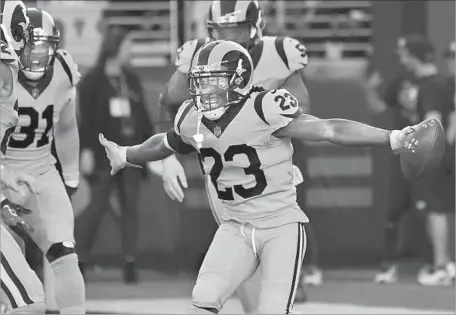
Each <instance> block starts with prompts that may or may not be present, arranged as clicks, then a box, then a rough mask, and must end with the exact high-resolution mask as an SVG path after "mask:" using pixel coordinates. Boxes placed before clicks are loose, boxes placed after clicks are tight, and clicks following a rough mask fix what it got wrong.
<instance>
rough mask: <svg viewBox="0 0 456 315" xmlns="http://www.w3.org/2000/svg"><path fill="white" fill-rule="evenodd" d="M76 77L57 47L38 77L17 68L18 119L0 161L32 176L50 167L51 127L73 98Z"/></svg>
mask: <svg viewBox="0 0 456 315" xmlns="http://www.w3.org/2000/svg"><path fill="white" fill-rule="evenodd" d="M79 80H80V74H79V71H78V67H77V65H76V63H75V62H74V60H73V58H72V56H71V55H70V54H69V53H68V52H66V51H64V50H58V51H57V53H56V58H55V61H54V65H53V66H52V67H50V68H49V69H48V71H47V72H46V74H45V76H44V77H43V78H41V79H40V80H38V81H30V80H28V79H27V78H26V77H25V75H24V74H23V73H22V72H19V78H18V81H19V84H18V88H17V96H18V100H19V109H18V113H19V123H18V125H17V126H16V129H15V130H14V132H13V133H12V135H11V138H10V140H9V142H8V147H7V149H6V153H5V157H4V158H3V160H2V163H3V164H4V165H6V166H9V167H10V168H12V169H20V170H22V171H25V172H27V173H29V174H32V175H36V176H37V175H41V174H43V173H45V172H46V171H47V170H49V169H50V168H51V167H53V165H54V164H55V162H56V161H55V158H54V157H53V155H52V153H51V144H52V140H53V130H54V128H53V127H54V124H55V123H56V122H57V121H58V119H59V115H60V112H61V111H62V109H63V108H64V106H65V105H66V104H67V103H68V102H70V101H73V99H74V97H75V95H74V88H73V87H74V86H75V85H76V84H77V83H78V82H79Z"/></svg>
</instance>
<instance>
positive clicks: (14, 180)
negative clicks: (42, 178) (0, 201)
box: [0, 165, 38, 194]
mask: <svg viewBox="0 0 456 315" xmlns="http://www.w3.org/2000/svg"><path fill="white" fill-rule="evenodd" d="M0 183H1V186H2V187H3V188H6V189H9V190H12V191H14V192H16V193H20V194H23V193H24V191H23V187H21V186H23V185H25V186H26V187H27V188H28V190H29V191H30V192H31V193H33V194H37V193H38V190H37V188H36V184H35V177H33V176H31V175H28V174H26V173H23V172H20V171H16V170H12V169H10V168H8V167H5V166H3V165H2V166H1V171H0Z"/></svg>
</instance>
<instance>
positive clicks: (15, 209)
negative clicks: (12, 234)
mask: <svg viewBox="0 0 456 315" xmlns="http://www.w3.org/2000/svg"><path fill="white" fill-rule="evenodd" d="M30 213H32V211H30V210H29V209H26V208H24V207H22V206H20V205H17V204H14V203H12V202H10V201H9V200H8V199H5V200H3V201H2V203H1V216H2V220H3V222H4V223H5V224H6V225H8V226H9V227H11V228H15V229H17V230H19V231H22V232H26V233H33V231H34V229H33V228H32V227H31V226H30V225H28V223H27V222H25V221H24V219H23V218H22V217H21V215H27V214H30Z"/></svg>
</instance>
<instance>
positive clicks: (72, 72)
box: [56, 49, 81, 86]
mask: <svg viewBox="0 0 456 315" xmlns="http://www.w3.org/2000/svg"><path fill="white" fill-rule="evenodd" d="M56 58H57V60H59V61H60V63H61V65H62V67H63V70H64V71H65V73H66V74H67V75H68V79H69V80H70V84H71V86H76V85H77V84H78V83H79V81H80V80H81V74H80V73H79V68H78V65H77V64H76V62H75V61H74V59H73V56H71V54H70V53H69V52H68V51H66V50H63V49H59V50H57V53H56Z"/></svg>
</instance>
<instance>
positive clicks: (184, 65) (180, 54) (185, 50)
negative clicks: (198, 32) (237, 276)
mask: <svg viewBox="0 0 456 315" xmlns="http://www.w3.org/2000/svg"><path fill="white" fill-rule="evenodd" d="M196 44H197V40H196V39H194V40H189V41H187V42H185V43H184V44H183V45H182V46H181V47H179V49H178V50H177V55H176V61H175V62H174V64H175V66H176V69H177V70H178V71H179V72H182V73H185V74H187V73H188V72H189V71H190V66H191V63H192V58H193V55H194V54H195V51H196Z"/></svg>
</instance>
